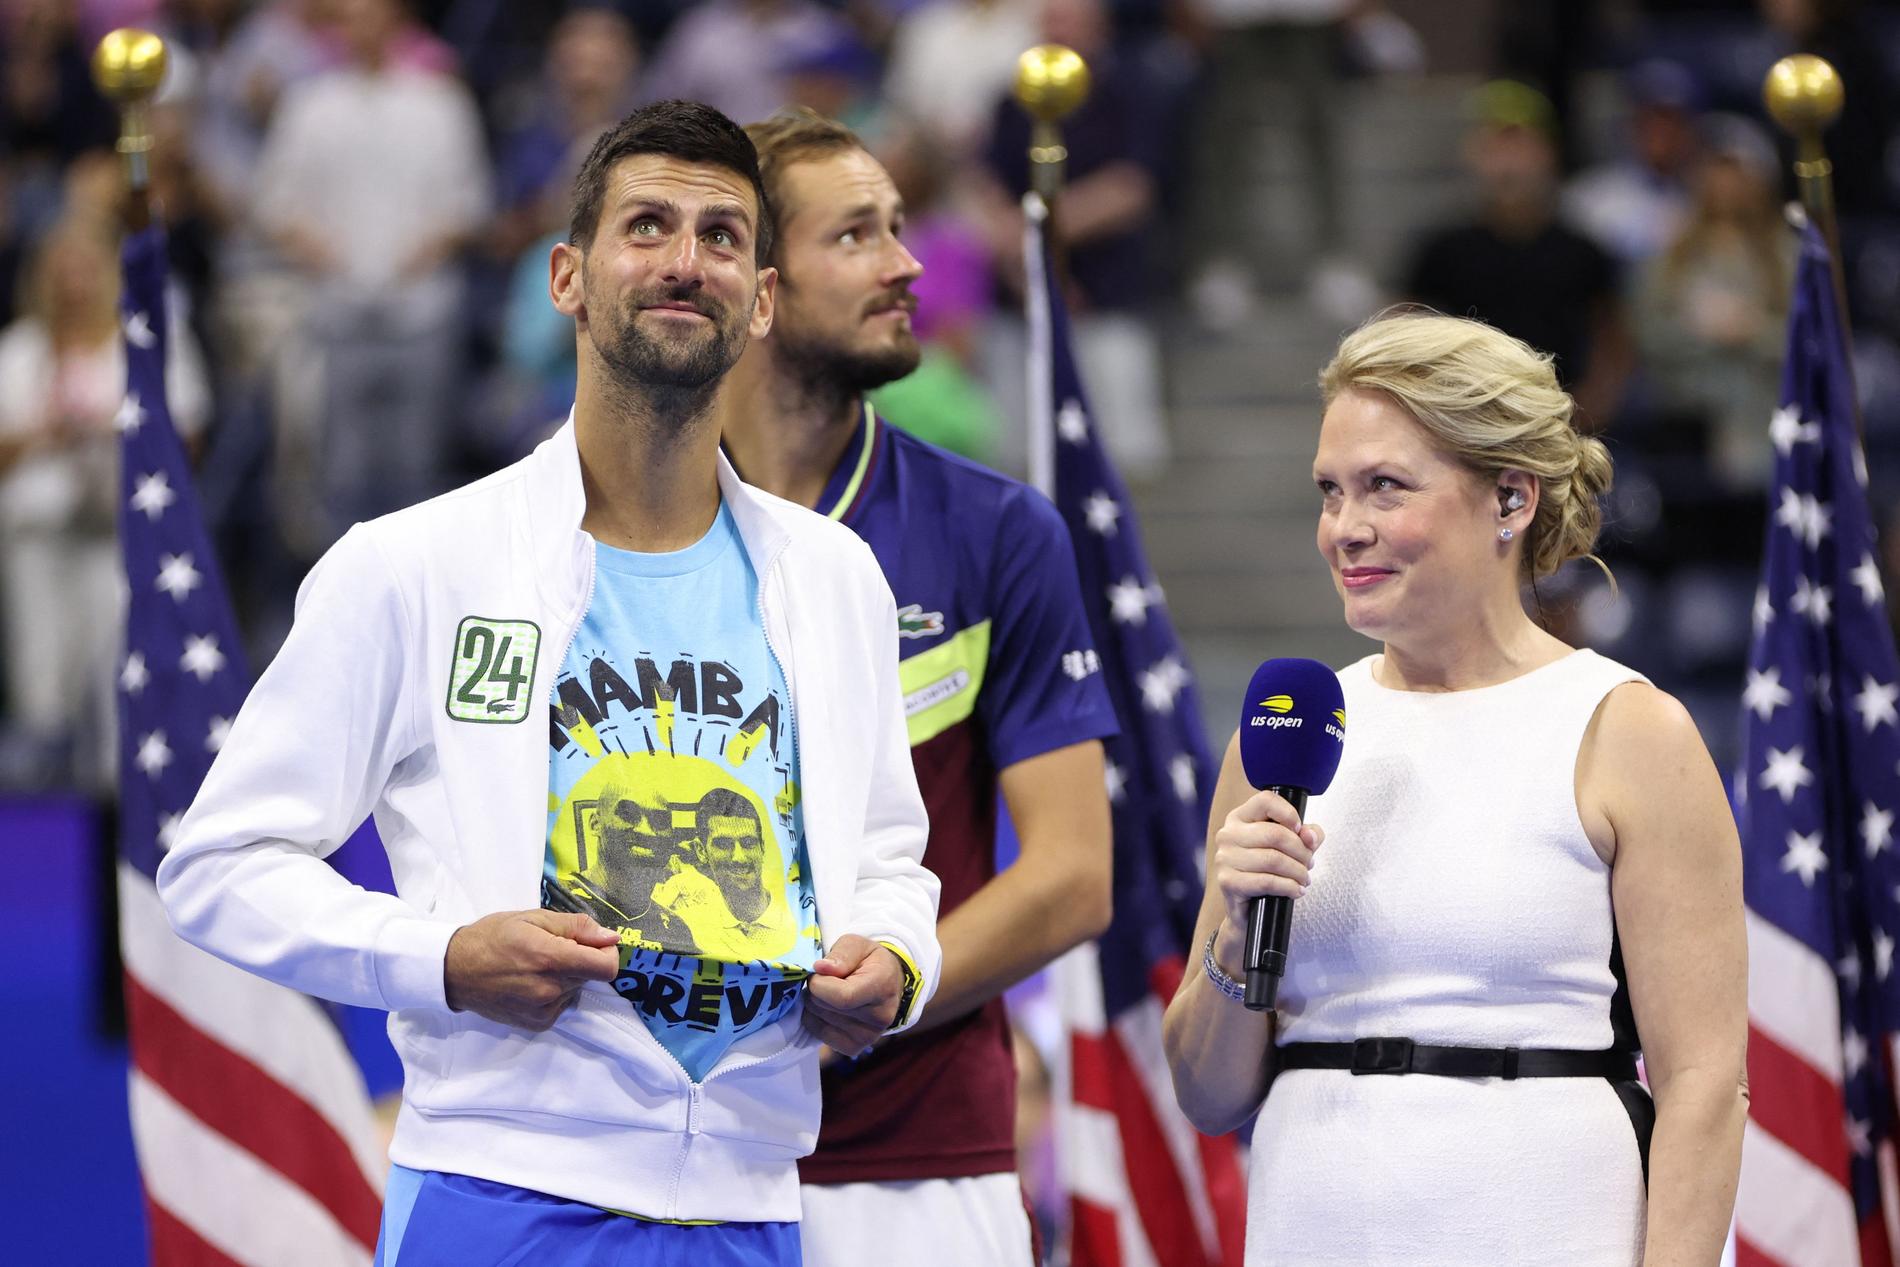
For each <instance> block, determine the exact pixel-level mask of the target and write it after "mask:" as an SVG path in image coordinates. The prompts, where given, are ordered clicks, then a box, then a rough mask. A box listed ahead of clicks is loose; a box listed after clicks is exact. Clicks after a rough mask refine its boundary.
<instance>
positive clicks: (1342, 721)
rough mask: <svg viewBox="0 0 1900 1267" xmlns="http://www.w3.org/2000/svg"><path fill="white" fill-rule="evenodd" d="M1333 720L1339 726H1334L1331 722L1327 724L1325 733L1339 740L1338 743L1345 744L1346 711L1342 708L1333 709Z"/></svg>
mask: <svg viewBox="0 0 1900 1267" xmlns="http://www.w3.org/2000/svg"><path fill="white" fill-rule="evenodd" d="M1333 718H1334V720H1335V721H1337V722H1338V723H1339V724H1338V725H1337V726H1335V725H1334V724H1333V723H1332V722H1327V723H1326V733H1327V734H1329V735H1331V736H1332V737H1333V738H1335V739H1337V740H1339V742H1340V743H1345V742H1346V710H1345V709H1343V708H1335V709H1334V710H1333Z"/></svg>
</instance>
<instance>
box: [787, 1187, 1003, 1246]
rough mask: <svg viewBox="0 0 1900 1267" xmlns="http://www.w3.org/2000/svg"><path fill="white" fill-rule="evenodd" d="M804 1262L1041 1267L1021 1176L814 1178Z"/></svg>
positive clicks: (803, 1194) (803, 1228) (806, 1196)
mask: <svg viewBox="0 0 1900 1267" xmlns="http://www.w3.org/2000/svg"><path fill="white" fill-rule="evenodd" d="M798 1191H799V1196H800V1198H801V1200H802V1202H803V1204H804V1213H803V1221H802V1222H801V1223H800V1224H799V1240H800V1241H801V1242H802V1243H803V1245H804V1249H805V1267H860V1265H861V1264H873V1263H902V1264H904V1267H1035V1255H1034V1250H1033V1248H1032V1246H1033V1244H1034V1242H1033V1241H1032V1240H1031V1237H1030V1231H1029V1214H1028V1212H1027V1211H1025V1210H1024V1209H1023V1189H1022V1183H1021V1181H1020V1180H1019V1179H1017V1177H1016V1176H1015V1175H1014V1174H997V1175H977V1176H975V1177H974V1178H970V1179H912V1180H908V1181H906V1182H903V1183H808V1184H805V1185H803V1186H802V1187H801V1188H799V1190H798Z"/></svg>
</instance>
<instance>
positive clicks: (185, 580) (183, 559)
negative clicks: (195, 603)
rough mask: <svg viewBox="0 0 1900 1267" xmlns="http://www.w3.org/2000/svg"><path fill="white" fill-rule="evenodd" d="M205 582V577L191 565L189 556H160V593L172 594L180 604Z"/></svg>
mask: <svg viewBox="0 0 1900 1267" xmlns="http://www.w3.org/2000/svg"><path fill="white" fill-rule="evenodd" d="M203 582H204V576H203V574H202V573H200V572H199V571H198V569H197V568H195V567H193V566H192V564H191V556H190V555H189V554H161V555H159V556H158V588H159V592H160V593H164V594H170V595H171V596H172V598H174V599H175V600H177V601H178V602H181V603H182V602H184V601H185V595H187V594H189V593H191V591H193V590H194V589H197V588H198V586H199V585H201V584H202V583H203Z"/></svg>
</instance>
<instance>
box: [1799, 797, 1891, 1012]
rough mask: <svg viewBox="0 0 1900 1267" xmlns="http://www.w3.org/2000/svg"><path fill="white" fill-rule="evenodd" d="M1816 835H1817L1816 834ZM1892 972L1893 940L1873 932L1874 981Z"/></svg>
mask: <svg viewBox="0 0 1900 1267" xmlns="http://www.w3.org/2000/svg"><path fill="white" fill-rule="evenodd" d="M1817 834H1818V833H1817ZM1892 971H1893V938H1891V937H1889V936H1887V930H1886V929H1884V928H1876V929H1875V930H1874V980H1876V981H1885V980H1886V979H1887V974H1888V973H1889V972H1892Z"/></svg>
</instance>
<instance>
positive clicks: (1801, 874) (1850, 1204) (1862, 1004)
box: [1736, 227, 1900, 1267]
mask: <svg viewBox="0 0 1900 1267" xmlns="http://www.w3.org/2000/svg"><path fill="white" fill-rule="evenodd" d="M1841 334H1842V332H1841V327H1840V322H1839V320H1838V318H1837V310H1836V307H1835V298H1834V286H1833V279H1832V277H1831V275H1830V271H1829V261H1828V252H1827V247H1826V246H1825V244H1824V243H1823V241H1822V239H1821V236H1820V235H1819V234H1818V233H1817V232H1816V231H1815V230H1814V229H1813V228H1812V227H1807V228H1804V230H1803V232H1802V244H1801V257H1800V263H1799V267H1798V269H1797V272H1796V278H1795V294H1794V310H1793V313H1792V315H1791V317H1790V320H1789V326H1788V353H1787V363H1786V366H1785V368H1784V369H1783V372H1782V387H1781V407H1780V408H1779V409H1778V410H1777V411H1776V412H1775V415H1774V419H1773V421H1772V423H1771V424H1770V427H1769V434H1770V436H1771V437H1772V438H1773V441H1774V446H1775V473H1774V483H1773V487H1772V488H1771V490H1770V503H1771V506H1772V508H1773V518H1772V522H1771V526H1770V528H1769V533H1768V547H1767V556H1766V558H1765V559H1764V561H1763V564H1762V579H1761V587H1760V589H1759V590H1758V591H1757V593H1756V597H1755V639H1754V647H1753V650H1752V652H1751V654H1750V656H1749V669H1748V685H1747V689H1746V691H1745V693H1744V695H1743V698H1742V708H1743V727H1744V731H1745V737H1746V741H1747V743H1746V756H1745V758H1744V760H1745V764H1744V766H1743V768H1742V769H1741V771H1740V772H1739V774H1738V777H1737V784H1736V800H1737V805H1738V810H1737V813H1738V817H1739V820H1740V824H1741V835H1742V850H1743V864H1744V893H1745V896H1746V898H1747V903H1748V950H1749V971H1748V976H1749V982H1748V1008H1749V1018H1748V1020H1749V1034H1748V1073H1749V1083H1750V1089H1751V1093H1752V1103H1751V1109H1750V1118H1749V1122H1748V1127H1747V1134H1746V1136H1745V1137H1744V1143H1743V1149H1742V1178H1741V1187H1740V1190H1739V1192H1738V1193H1737V1197H1736V1250H1737V1261H1738V1262H1739V1263H1741V1264H1743V1265H1744V1267H1746V1265H1747V1264H1751V1263H1778V1264H1786V1265H1787V1267H1810V1265H1812V1267H1847V1265H1848V1264H1861V1263H1869V1264H1871V1263H1886V1264H1891V1263H1892V1262H1893V1261H1894V1259H1893V1255H1892V1247H1893V1246H1894V1245H1895V1243H1896V1238H1895V1237H1894V1235H1893V1229H1892V1225H1891V1222H1890V1221H1891V1220H1892V1219H1893V1218H1894V1217H1895V1215H1896V1213H1900V1211H1897V1210H1896V1207H1895V1203H1894V1184H1893V1175H1894V1168H1893V1157H1894V1135H1895V1131H1894V1127H1895V1120H1894V1099H1893V1069H1894V1051H1895V1046H1894V1044H1895V1041H1896V1035H1897V1034H1900V976H1896V975H1895V973H1894V971H1893V967H1894V963H1893V952H1894V935H1895V929H1897V928H1900V855H1897V854H1896V846H1895V842H1894V821H1895V820H1894V815H1895V812H1896V810H1900V710H1897V709H1896V703H1897V702H1900V659H1896V657H1895V654H1894V643H1893V633H1892V630H1891V628H1890V626H1889V625H1888V618H1887V608H1886V603H1885V598H1884V595H1883V593H1882V590H1881V581H1880V570H1879V567H1878V565H1877V563H1876V561H1875V549H1876V546H1875V540H1874V525H1873V519H1872V517H1871V515H1870V514H1869V512H1868V508H1867V492H1866V487H1867V468H1866V462H1865V459H1864V457H1863V455H1862V452H1861V448H1860V444H1859V441H1858V439H1857V438H1856V436H1855V431H1854V422H1853V393H1852V382H1851V379H1850V376H1849V373H1848V365H1847V360H1846V352H1845V345H1844V343H1843V340H1842V337H1841Z"/></svg>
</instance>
